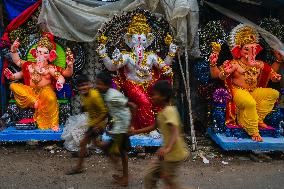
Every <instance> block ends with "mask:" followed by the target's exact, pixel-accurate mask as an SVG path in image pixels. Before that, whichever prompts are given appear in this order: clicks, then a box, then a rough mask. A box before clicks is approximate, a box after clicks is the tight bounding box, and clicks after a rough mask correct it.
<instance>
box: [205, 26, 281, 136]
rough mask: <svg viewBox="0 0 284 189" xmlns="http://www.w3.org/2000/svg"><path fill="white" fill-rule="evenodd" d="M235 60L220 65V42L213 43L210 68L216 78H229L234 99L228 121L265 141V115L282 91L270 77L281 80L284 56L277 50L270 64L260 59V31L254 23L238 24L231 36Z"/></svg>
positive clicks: (275, 80)
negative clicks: (272, 84)
mask: <svg viewBox="0 0 284 189" xmlns="http://www.w3.org/2000/svg"><path fill="white" fill-rule="evenodd" d="M229 46H230V48H231V53H232V55H233V59H232V60H226V61H225V62H224V63H223V64H222V66H220V67H217V60H218V56H219V51H220V44H217V43H213V53H212V54H211V55H210V58H209V59H210V72H211V76H212V77H213V78H219V79H221V80H224V81H225V85H226V87H227V88H228V90H229V91H230V92H231V95H232V97H233V98H232V100H231V101H230V102H228V103H227V107H226V124H238V125H240V126H241V127H243V128H244V130H245V131H246V132H247V134H248V135H249V136H250V137H251V138H252V140H254V141H258V142H261V141H263V139H262V137H261V136H260V134H259V128H261V127H262V128H267V127H268V126H267V125H266V124H265V123H264V119H265V117H266V115H267V114H268V113H270V112H271V111H272V109H273V107H274V104H275V102H276V101H277V99H278V98H279V92H278V91H277V90H274V89H272V88H267V83H268V81H269V80H272V81H273V82H278V81H280V79H281V75H279V74H277V73H276V72H277V71H278V69H279V66H280V63H281V62H282V56H281V55H280V54H279V53H277V52H276V51H275V57H276V61H275V62H274V63H273V64H272V66H269V65H268V64H267V63H265V62H263V61H261V60H257V59H256V56H257V55H258V54H259V52H260V51H261V50H262V47H261V46H260V44H259V34H258V33H257V31H256V30H255V29H254V28H253V27H252V26H250V25H245V24H240V25H238V26H236V27H235V28H234V29H233V30H232V32H231V33H230V36H229Z"/></svg>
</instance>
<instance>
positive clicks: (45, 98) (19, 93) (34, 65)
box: [4, 33, 74, 131]
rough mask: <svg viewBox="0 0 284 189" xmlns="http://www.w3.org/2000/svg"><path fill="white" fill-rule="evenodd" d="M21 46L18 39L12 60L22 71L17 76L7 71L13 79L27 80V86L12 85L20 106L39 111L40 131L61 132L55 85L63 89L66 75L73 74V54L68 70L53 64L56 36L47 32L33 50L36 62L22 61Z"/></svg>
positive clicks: (15, 42) (36, 116) (69, 54)
mask: <svg viewBox="0 0 284 189" xmlns="http://www.w3.org/2000/svg"><path fill="white" fill-rule="evenodd" d="M19 45H20V42H19V40H18V39H17V40H15V41H14V43H13V44H12V46H11V57H12V59H13V62H14V63H15V64H16V65H17V66H18V67H21V69H22V70H21V71H20V72H16V73H12V72H11V71H10V70H9V69H8V68H7V69H5V70H4V74H5V76H6V77H7V78H8V79H10V80H19V79H22V78H23V79H24V84H22V83H11V85H10V89H11V91H12V92H13V94H14V97H15V100H16V103H17V105H18V106H19V107H21V108H34V109H35V113H34V120H35V121H36V123H37V125H38V128H39V129H52V130H53V131H59V110H58V103H57V97H56V94H55V91H54V90H55V89H54V86H55V88H56V89H57V90H61V89H62V88H63V84H64V83H65V78H64V76H66V77H69V76H71V75H72V74H73V63H74V59H73V55H72V53H70V52H66V60H67V61H66V63H67V65H68V66H67V68H66V69H65V70H61V69H59V68H58V67H56V66H55V65H53V64H51V62H53V61H54V60H55V59H56V58H57V54H56V44H55V42H54V36H53V35H52V34H50V33H44V34H43V36H42V37H41V39H40V40H39V42H38V43H37V46H36V48H34V49H32V50H31V54H32V55H33V57H34V58H35V59H36V62H29V61H25V60H22V59H21V58H20V56H19V54H18V53H17V49H18V47H19Z"/></svg>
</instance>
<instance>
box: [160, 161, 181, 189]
mask: <svg viewBox="0 0 284 189" xmlns="http://www.w3.org/2000/svg"><path fill="white" fill-rule="evenodd" d="M180 165H181V162H163V169H162V175H161V177H162V179H163V180H164V182H165V184H166V186H167V188H168V189H179V185H178V184H177V182H176V180H175V179H176V171H177V169H178V168H179V166H180Z"/></svg>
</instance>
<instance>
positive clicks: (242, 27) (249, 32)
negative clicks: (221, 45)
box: [229, 24, 259, 48]
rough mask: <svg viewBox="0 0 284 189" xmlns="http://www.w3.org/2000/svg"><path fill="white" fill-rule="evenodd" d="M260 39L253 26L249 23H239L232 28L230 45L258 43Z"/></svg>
mask: <svg viewBox="0 0 284 189" xmlns="http://www.w3.org/2000/svg"><path fill="white" fill-rule="evenodd" d="M258 41H259V34H258V32H257V31H256V30H255V29H254V28H253V26H250V25H247V24H239V25H238V26H236V27H235V28H234V29H233V30H232V32H231V34H230V38H229V45H230V47H231V48H233V47H235V46H237V45H238V46H240V47H242V46H244V45H246V44H253V43H258Z"/></svg>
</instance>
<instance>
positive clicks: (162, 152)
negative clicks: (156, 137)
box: [157, 123, 179, 159]
mask: <svg viewBox="0 0 284 189" xmlns="http://www.w3.org/2000/svg"><path fill="white" fill-rule="evenodd" d="M168 126H169V127H170V130H171V133H172V134H171V137H170V140H169V143H168V144H167V145H166V146H164V147H162V148H160V149H159V150H158V152H157V154H158V156H159V158H160V159H162V158H163V157H164V155H165V154H167V153H169V152H170V151H171V150H172V148H173V145H174V144H175V143H176V141H177V137H178V135H179V130H178V127H176V126H175V125H173V124H172V123H168Z"/></svg>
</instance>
